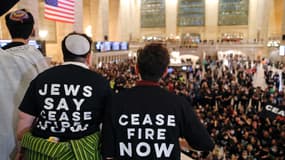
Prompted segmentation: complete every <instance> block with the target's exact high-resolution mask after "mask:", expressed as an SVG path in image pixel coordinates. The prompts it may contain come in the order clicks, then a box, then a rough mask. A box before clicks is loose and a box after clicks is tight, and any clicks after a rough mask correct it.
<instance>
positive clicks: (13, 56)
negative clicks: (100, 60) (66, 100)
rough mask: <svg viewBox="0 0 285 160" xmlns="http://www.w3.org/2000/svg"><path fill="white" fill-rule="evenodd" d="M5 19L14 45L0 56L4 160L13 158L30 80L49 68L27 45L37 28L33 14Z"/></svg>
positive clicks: (0, 152)
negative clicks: (18, 111)
mask: <svg viewBox="0 0 285 160" xmlns="http://www.w3.org/2000/svg"><path fill="white" fill-rule="evenodd" d="M1 5H2V3H1ZM5 20H6V25H7V27H8V30H9V33H10V35H11V37H12V42H11V43H9V44H8V45H6V46H4V47H3V48H2V49H4V50H2V49H1V50H2V53H0V59H1V63H0V65H1V75H0V76H1V78H3V80H1V84H0V86H1V92H2V93H1V95H0V103H1V108H0V114H1V116H0V119H1V120H0V130H1V131H2V133H1V134H0V155H1V158H2V159H4V160H6V159H11V158H12V157H13V155H14V154H13V153H12V152H13V150H14V149H15V146H16V141H15V140H16V138H15V137H16V131H15V128H16V122H17V114H16V113H17V107H18V106H19V104H20V102H21V100H22V98H23V97H24V93H25V91H26V89H27V87H28V85H29V83H30V82H31V80H32V79H33V78H34V77H35V76H36V75H37V74H38V73H40V72H41V71H43V70H44V69H46V68H48V64H47V62H46V60H45V58H44V56H43V55H42V53H41V52H40V51H39V50H38V49H36V48H35V47H33V46H29V45H27V43H28V41H29V38H30V36H31V34H32V32H33V27H34V19H33V16H32V14H31V13H30V12H27V11H26V10H24V9H20V10H16V11H13V12H10V13H8V14H7V15H6V16H5ZM3 131H5V132H3Z"/></svg>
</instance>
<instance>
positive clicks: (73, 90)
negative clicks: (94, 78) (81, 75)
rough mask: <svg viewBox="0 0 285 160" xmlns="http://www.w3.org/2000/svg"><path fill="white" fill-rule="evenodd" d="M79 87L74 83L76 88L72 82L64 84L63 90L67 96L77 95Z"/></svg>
mask: <svg viewBox="0 0 285 160" xmlns="http://www.w3.org/2000/svg"><path fill="white" fill-rule="evenodd" d="M79 88H80V85H76V88H75V86H74V85H73V84H71V85H67V84H64V91H65V94H66V95H67V96H70V95H71V94H72V95H73V96H77V94H78V91H79Z"/></svg>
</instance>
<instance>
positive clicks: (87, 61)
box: [85, 53, 92, 67]
mask: <svg viewBox="0 0 285 160" xmlns="http://www.w3.org/2000/svg"><path fill="white" fill-rule="evenodd" d="M85 63H86V64H87V65H88V66H89V67H91V66H92V56H91V53H88V54H87V56H86V62H85Z"/></svg>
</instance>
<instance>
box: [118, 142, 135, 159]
mask: <svg viewBox="0 0 285 160" xmlns="http://www.w3.org/2000/svg"><path fill="white" fill-rule="evenodd" d="M119 147H120V156H125V153H127V155H128V156H129V157H132V144H131V143H128V147H127V146H126V145H125V144H124V143H122V142H120V143H119Z"/></svg>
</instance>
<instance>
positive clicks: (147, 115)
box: [142, 114, 152, 125]
mask: <svg viewBox="0 0 285 160" xmlns="http://www.w3.org/2000/svg"><path fill="white" fill-rule="evenodd" d="M147 124H149V125H152V121H151V118H150V115H149V114H146V115H145V117H144V120H143V122H142V125H147Z"/></svg>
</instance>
